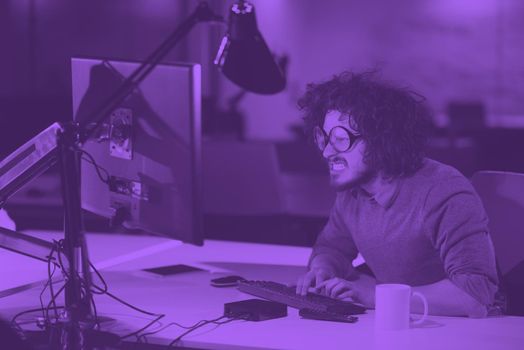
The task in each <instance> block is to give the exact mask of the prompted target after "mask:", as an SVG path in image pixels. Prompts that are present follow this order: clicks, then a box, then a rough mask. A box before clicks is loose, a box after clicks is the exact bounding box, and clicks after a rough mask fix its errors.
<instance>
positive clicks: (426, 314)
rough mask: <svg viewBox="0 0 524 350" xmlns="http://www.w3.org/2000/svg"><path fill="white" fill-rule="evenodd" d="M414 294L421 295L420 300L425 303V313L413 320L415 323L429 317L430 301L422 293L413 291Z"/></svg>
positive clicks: (415, 295)
mask: <svg viewBox="0 0 524 350" xmlns="http://www.w3.org/2000/svg"><path fill="white" fill-rule="evenodd" d="M413 296H414V297H419V298H420V300H422V303H423V304H424V315H422V317H421V318H419V319H418V320H416V321H413V322H412V323H413V324H421V323H422V322H424V321H425V320H426V318H427V317H428V301H427V300H426V297H425V296H424V295H423V294H422V293H419V292H413Z"/></svg>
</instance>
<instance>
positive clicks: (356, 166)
mask: <svg viewBox="0 0 524 350" xmlns="http://www.w3.org/2000/svg"><path fill="white" fill-rule="evenodd" d="M299 106H300V108H301V109H302V110H303V111H304V121H305V125H306V131H307V133H308V134H309V135H310V136H312V138H313V139H314V141H315V143H316V144H317V146H318V148H319V149H320V151H321V152H322V156H323V157H324V158H325V159H326V161H327V162H328V164H329V170H330V176H331V184H332V185H333V186H334V187H335V189H336V190H337V197H336V201H335V204H334V206H333V208H332V211H331V214H330V217H329V220H328V222H327V224H326V226H325V228H324V229H323V230H322V232H321V233H320V235H319V237H318V238H317V241H316V243H315V245H314V247H313V252H312V255H311V257H310V261H309V271H308V272H307V273H306V274H305V275H304V276H302V277H301V278H300V279H299V281H298V284H297V293H299V294H306V293H307V291H308V289H309V288H311V287H315V288H316V289H317V290H318V291H319V292H322V293H324V294H326V295H329V296H331V297H335V298H340V299H346V298H348V299H350V300H353V301H356V302H359V303H362V304H364V305H365V306H366V307H369V308H373V307H374V303H375V300H374V299H375V285H376V284H377V283H403V284H408V285H411V286H412V287H413V290H415V291H419V292H421V293H422V294H424V296H425V297H426V298H427V301H428V304H429V312H430V314H434V315H448V316H465V315H468V316H471V317H484V316H486V315H487V312H488V308H489V306H490V305H492V304H493V301H494V295H495V292H496V291H497V284H498V280H497V273H496V267H495V256H494V250H493V245H492V242H491V239H490V237H489V234H488V228H487V223H488V220H487V217H486V214H485V212H484V209H483V207H482V204H481V201H480V199H479V197H478V196H477V194H476V193H475V191H474V189H473V188H472V186H471V184H470V183H469V181H468V180H467V179H466V178H464V176H462V175H461V174H460V173H459V172H458V171H457V170H456V169H454V168H452V167H450V166H447V165H444V164H441V163H439V162H436V161H434V160H431V159H427V158H424V153H423V152H424V146H425V143H426V138H427V136H426V135H427V130H428V126H429V125H430V122H429V120H430V115H429V112H428V109H427V107H426V105H425V103H424V101H423V99H422V98H421V96H419V95H417V94H414V93H412V92H410V91H408V90H405V89H400V88H397V87H394V86H391V85H389V84H386V83H384V82H380V81H379V80H377V78H376V74H374V73H364V74H352V73H349V72H345V73H342V74H340V75H338V76H335V77H334V78H333V79H331V80H329V81H327V82H324V83H320V84H309V85H308V87H307V91H306V93H305V94H304V96H303V97H302V98H301V99H300V101H299ZM359 252H360V254H361V255H362V256H363V258H364V259H365V261H366V264H367V266H368V267H369V268H370V270H371V271H372V273H373V275H374V277H372V276H370V275H368V274H364V273H361V272H358V271H356V270H355V269H353V267H352V261H353V260H354V258H355V257H356V256H357V254H358V253H359ZM411 310H412V311H413V312H422V303H417V302H416V301H415V302H413V303H412V306H411Z"/></svg>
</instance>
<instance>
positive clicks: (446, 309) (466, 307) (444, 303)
mask: <svg viewBox="0 0 524 350" xmlns="http://www.w3.org/2000/svg"><path fill="white" fill-rule="evenodd" d="M413 291H416V292H420V293H422V294H423V295H424V296H425V297H426V299H427V301H428V308H429V310H428V313H429V314H431V315H441V316H469V317H485V316H486V315H487V309H486V306H485V305H483V304H481V303H480V302H478V301H477V300H475V299H474V298H473V297H472V296H471V295H469V294H468V293H466V292H464V291H463V290H462V289H460V288H459V287H457V286H456V285H455V284H453V282H451V281H450V280H449V279H447V278H445V279H443V280H441V281H438V282H436V283H433V284H427V285H424V286H418V287H413ZM411 312H413V313H420V314H422V313H423V312H424V305H423V304H422V301H420V300H419V299H418V298H412V300H411Z"/></svg>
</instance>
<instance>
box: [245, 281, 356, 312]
mask: <svg viewBox="0 0 524 350" xmlns="http://www.w3.org/2000/svg"><path fill="white" fill-rule="evenodd" d="M238 290H240V291H241V292H244V293H247V294H251V295H254V296H257V297H259V298H263V299H267V300H271V301H276V302H278V303H282V304H286V305H288V306H291V307H294V308H297V309H313V310H319V311H328V312H333V313H338V314H343V315H355V314H363V313H364V312H366V308H365V307H363V306H360V305H356V304H353V303H351V302H348V301H342V300H337V299H333V298H330V297H327V296H324V295H319V294H315V293H308V294H307V295H305V296H303V295H298V294H297V293H296V289H295V287H290V286H286V285H284V284H281V283H277V282H271V281H240V282H238Z"/></svg>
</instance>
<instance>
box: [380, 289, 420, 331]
mask: <svg viewBox="0 0 524 350" xmlns="http://www.w3.org/2000/svg"><path fill="white" fill-rule="evenodd" d="M412 296H415V297H419V298H420V299H421V300H422V303H423V304H424V315H422V317H421V318H420V319H418V320H416V321H413V322H412V324H420V323H422V322H424V320H425V319H426V317H427V315H428V302H427V300H426V298H425V297H424V295H422V294H421V293H419V292H413V291H412V290H411V287H410V286H408V285H406V284H378V285H377V286H376V287H375V327H376V328H377V329H380V330H402V329H408V328H409V326H410V319H409V318H410V305H411V297H412Z"/></svg>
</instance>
